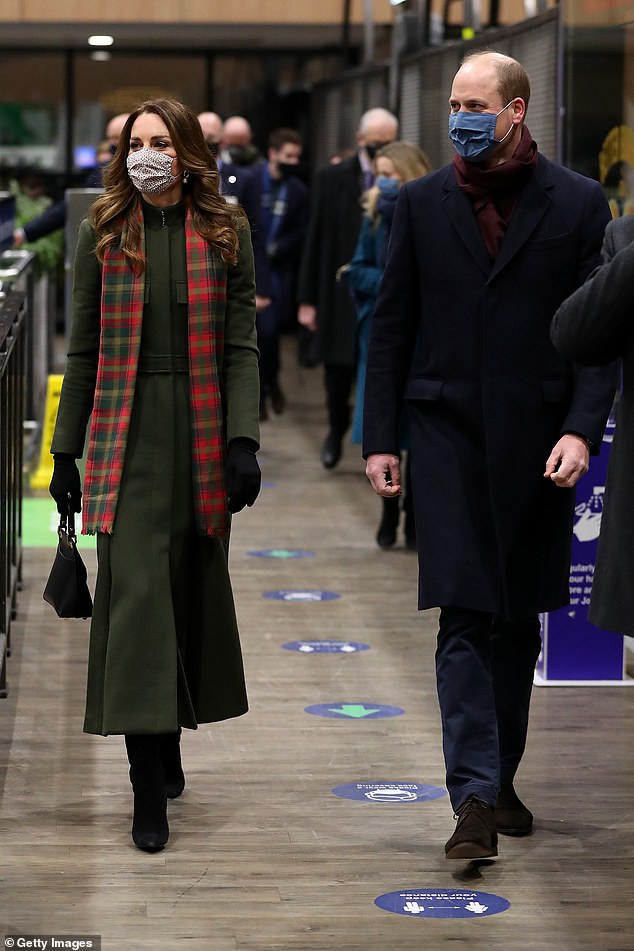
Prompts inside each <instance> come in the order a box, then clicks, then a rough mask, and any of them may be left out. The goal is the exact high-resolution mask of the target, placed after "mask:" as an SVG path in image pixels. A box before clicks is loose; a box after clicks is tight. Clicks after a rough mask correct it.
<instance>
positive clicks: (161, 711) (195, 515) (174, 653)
mask: <svg viewBox="0 0 634 951" xmlns="http://www.w3.org/2000/svg"><path fill="white" fill-rule="evenodd" d="M105 185H106V190H105V193H104V195H103V196H101V197H100V198H98V199H97V201H96V202H95V204H94V205H93V208H92V210H91V216H90V220H85V221H84V222H83V223H82V224H81V227H80V232H79V239H78V246H77V255H76V261H75V284H74V290H73V311H72V324H71V335H70V343H69V351H68V361H67V366H66V372H65V374H64V383H63V386H62V391H61V397H60V403H59V411H58V415H57V422H56V425H55V431H54V434H53V441H52V447H51V451H52V453H53V458H54V469H53V477H52V480H51V484H50V493H51V495H52V496H53V498H54V499H55V501H56V503H57V508H58V510H59V511H60V512H61V513H63V512H65V511H67V510H68V507H70V508H71V509H72V511H75V512H78V511H80V509H82V531H83V532H85V533H86V532H87V533H92V534H95V533H96V535H97V560H98V568H97V582H96V588H95V595H94V608H93V616H92V622H91V627H90V649H89V659H88V686H87V696H86V715H85V721H84V730H85V732H87V733H95V734H103V735H104V736H107V735H109V734H111V733H114V734H124V736H125V746H126V750H127V755H128V760H129V763H130V781H131V783H132V788H133V792H134V817H133V822H132V838H133V841H134V843H135V845H136V846H137V848H139V849H143V850H145V851H148V852H152V851H157V850H159V849H161V848H163V847H164V846H165V844H166V843H167V840H168V836H169V827H168V822H167V798H174V797H177V796H179V795H180V794H181V792H182V791H183V788H184V785H185V777H184V773H183V769H182V764H181V756H180V735H181V728H183V727H188V728H190V729H196V728H197V726H198V724H199V723H209V722H212V721H216V720H223V719H226V718H229V717H236V716H240V715H241V714H243V713H245V712H246V710H247V698H246V690H245V683H244V673H243V667H242V656H241V650H240V641H239V636H238V628H237V624H236V616H235V609H234V603H233V596H232V589H231V581H230V577H229V571H228V566H227V554H228V539H229V529H230V525H231V516H232V514H233V513H235V512H239V511H241V509H242V508H244V506H246V505H252V504H253V503H254V502H255V499H256V497H257V495H258V492H259V489H260V470H259V466H258V462H257V458H256V452H257V450H258V447H259V429H258V398H259V397H258V390H259V383H258V354H257V345H256V330H255V283H254V274H253V256H252V251H251V242H250V233H249V227H248V223H247V221H246V218H245V217H244V215H243V214H242V212H241V211H239V210H236V209H235V208H233V207H232V206H230V205H229V206H228V205H227V203H226V202H225V201H224V199H222V198H221V196H220V195H219V193H218V174H217V171H216V168H215V165H214V163H213V159H212V157H211V156H210V153H209V149H208V148H207V145H206V144H205V141H204V139H203V136H202V132H201V128H200V125H199V123H198V120H197V119H196V116H195V115H194V114H193V113H192V112H191V111H190V110H189V109H188V108H187V106H185V105H183V104H182V103H180V102H178V101H177V100H174V99H157V100H151V101H148V102H145V103H143V104H142V105H141V106H140V107H139V108H138V109H136V110H135V111H134V112H133V113H132V114H131V115H130V116H129V118H128V120H127V122H126V124H125V126H124V129H123V132H122V134H121V139H120V143H119V147H118V148H117V151H116V153H115V155H114V157H113V159H112V162H111V163H110V165H109V166H108V168H107V169H106V172H105ZM89 418H90V420H91V422H90V433H89V437H88V448H87V461H86V478H85V483H84V489H83V499H82V491H81V484H80V475H79V470H78V468H77V463H76V460H77V459H78V458H80V457H81V456H82V454H83V451H84V442H85V437H86V427H87V423H88V420H89Z"/></svg>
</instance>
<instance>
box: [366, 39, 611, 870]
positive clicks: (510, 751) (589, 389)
mask: <svg viewBox="0 0 634 951" xmlns="http://www.w3.org/2000/svg"><path fill="white" fill-rule="evenodd" d="M529 97H530V81H529V78H528V75H527V73H526V70H525V69H524V68H523V67H522V66H521V64H520V63H518V62H517V61H516V60H514V59H512V58H511V57H509V56H505V55H503V54H502V53H498V52H495V51H487V52H484V53H476V54H473V55H471V56H469V57H467V58H466V59H465V60H464V61H463V63H462V65H461V67H460V69H459V70H458V72H457V73H456V75H455V77H454V80H453V84H452V88H451V94H450V98H449V105H450V115H449V135H450V138H451V141H452V142H453V145H454V148H455V150H456V155H455V157H454V161H453V163H452V164H450V165H448V166H445V167H444V168H442V169H440V170H438V171H436V172H432V173H431V174H430V175H426V176H425V177H424V178H422V179H417V180H416V181H414V182H409V183H408V184H407V185H403V187H402V188H401V189H400V191H399V197H398V200H397V203H396V211H395V214H394V221H393V224H392V231H391V234H390V245H389V248H388V255H387V261H386V265H385V272H384V276H383V281H382V284H381V290H380V293H379V299H378V302H377V306H376V310H375V312H374V317H373V320H372V330H371V332H370V346H369V351H368V365H367V372H366V381H365V413H364V440H363V454H364V457H365V458H366V459H367V466H366V472H367V475H368V478H369V480H370V483H371V485H372V487H373V488H374V490H375V491H376V492H377V493H378V494H379V495H380V496H381V497H382V498H393V497H395V496H397V495H398V494H399V493H400V491H401V487H402V484H401V469H400V461H399V438H400V421H401V413H402V407H403V403H404V401H406V402H407V408H408V414H409V421H410V437H411V451H410V459H411V467H412V489H413V493H414V506H415V511H416V542H417V548H418V556H419V601H418V606H419V608H420V609H421V610H422V609H425V608H431V607H439V608H440V619H439V632H438V642H437V649H436V680H437V687H438V698H439V703H440V712H441V720H442V730H443V752H444V756H445V765H446V782H447V789H448V791H449V796H450V800H451V804H452V807H453V811H454V814H455V816H456V817H457V824H456V827H455V831H454V832H453V834H452V835H451V837H450V838H449V839H448V841H447V843H446V845H445V855H446V857H447V858H448V859H460V860H464V859H467V860H468V859H476V858H488V857H491V856H495V855H497V850H498V833H504V834H506V835H514V836H524V835H528V834H529V833H530V832H531V831H532V828H533V814H532V813H531V811H530V810H529V809H528V808H527V807H526V806H525V805H524V803H523V802H522V801H521V799H520V798H519V796H518V795H517V793H516V791H515V786H514V782H515V776H516V773H517V770H518V768H519V765H520V762H521V759H522V755H523V753H524V749H525V745H526V737H527V730H528V718H529V707H530V697H531V691H532V684H533V675H534V670H535V662H536V660H537V657H538V655H539V652H540V649H541V637H540V623H539V614H540V612H546V611H554V610H556V609H557V608H560V607H562V606H563V605H565V604H567V603H568V601H569V587H568V584H569V577H570V551H571V539H572V521H573V517H574V505H575V493H574V486H575V484H576V483H577V481H578V480H579V479H580V478H581V476H582V475H583V474H584V473H585V472H586V471H587V469H588V463H589V455H590V453H591V452H592V453H597V452H598V447H599V445H600V444H601V438H602V434H603V430H604V427H605V422H606V420H607V417H608V414H609V411H610V407H611V405H612V400H613V396H614V391H615V386H616V377H615V375H614V374H613V373H612V372H605V371H603V370H600V371H597V370H583V369H581V370H578V369H577V368H576V367H575V366H573V364H572V363H571V362H570V361H567V360H564V359H563V358H562V357H560V356H559V355H558V354H557V352H556V351H555V348H554V347H553V345H552V342H551V340H550V336H549V328H550V322H551V320H552V316H553V314H554V312H555V310H556V309H557V307H558V306H559V304H561V302H562V301H563V300H564V299H565V298H566V297H568V295H569V294H570V293H571V292H572V291H573V290H574V289H575V288H576V287H577V286H578V285H579V284H581V283H582V282H583V281H584V280H585V278H586V277H587V276H588V274H589V273H590V272H591V271H592V270H593V268H594V267H595V266H596V265H597V264H598V263H599V260H600V248H601V240H602V237H603V231H604V228H605V225H606V223H607V221H608V220H609V217H610V212H609V208H608V204H607V201H606V198H605V195H604V194H603V190H602V188H601V186H600V185H599V183H598V182H595V181H592V180H590V179H588V178H584V177H583V176H581V175H578V174H576V173H575V172H572V171H570V170H569V169H567V168H563V167H561V166H559V165H556V164H555V163H553V162H551V161H549V160H548V159H547V158H545V157H544V156H543V155H542V154H541V153H540V152H539V151H538V148H537V143H536V142H535V141H534V140H533V138H532V136H531V134H530V132H529V130H528V128H527V127H526V125H525V117H526V109H527V106H528V101H529ZM552 779H553V777H552V776H550V777H549V781H551V782H552ZM566 795H567V796H569V790H567V792H566Z"/></svg>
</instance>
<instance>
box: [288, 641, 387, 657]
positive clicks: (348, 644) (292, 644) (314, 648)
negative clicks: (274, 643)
mask: <svg viewBox="0 0 634 951" xmlns="http://www.w3.org/2000/svg"><path fill="white" fill-rule="evenodd" d="M282 647H283V648H284V650H287V651H299V653H300V654H356V653H357V652H358V651H368V650H370V645H369V644H359V643H358V642H357V641H289V642H288V644H282Z"/></svg>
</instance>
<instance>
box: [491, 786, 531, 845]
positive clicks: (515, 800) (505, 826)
mask: <svg viewBox="0 0 634 951" xmlns="http://www.w3.org/2000/svg"><path fill="white" fill-rule="evenodd" d="M494 816H495V828H496V829H497V831H498V832H500V833H501V834H502V835H515V836H521V835H530V834H531V832H532V831H533V813H532V812H531V811H530V809H527V808H526V806H525V805H524V803H523V802H522V800H521V799H520V798H519V796H518V795H517V793H516V792H515V789H514V788H513V783H502V785H501V786H500V792H499V793H498V801H497V803H496V805H495V811H494Z"/></svg>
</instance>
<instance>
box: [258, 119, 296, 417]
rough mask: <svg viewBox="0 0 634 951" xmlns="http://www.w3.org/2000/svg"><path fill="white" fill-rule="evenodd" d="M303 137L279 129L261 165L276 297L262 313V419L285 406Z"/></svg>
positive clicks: (260, 348)
mask: <svg viewBox="0 0 634 951" xmlns="http://www.w3.org/2000/svg"><path fill="white" fill-rule="evenodd" d="M301 156H302V139H301V136H300V134H299V133H298V132H296V131H295V130H294V129H274V130H273V132H271V134H270V135H269V142H268V149H267V158H266V161H265V162H261V163H260V165H259V166H258V168H259V170H260V175H261V182H262V224H263V227H264V238H265V241H266V253H267V257H268V260H269V266H270V271H271V284H272V290H273V300H272V302H271V304H270V305H269V307H267V308H265V309H264V310H261V311H259V313H258V315H257V329H258V348H259V350H260V419H262V420H263V419H266V418H267V417H268V408H267V407H268V401H269V400H270V403H271V406H272V409H273V412H274V413H281V412H283V410H284V406H285V403H286V399H285V397H284V393H283V392H282V389H281V387H280V383H279V369H280V355H279V350H280V332H281V329H282V327H283V326H285V325H286V326H288V315H289V313H290V312H291V310H292V312H293V317H294V316H295V301H296V299H297V298H296V286H297V271H298V268H299V262H300V259H301V254H302V248H303V246H304V239H305V237H306V228H307V225H308V189H307V187H306V185H305V184H304V182H303V181H301V179H300V178H299V177H298V172H299V161H300V159H301Z"/></svg>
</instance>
